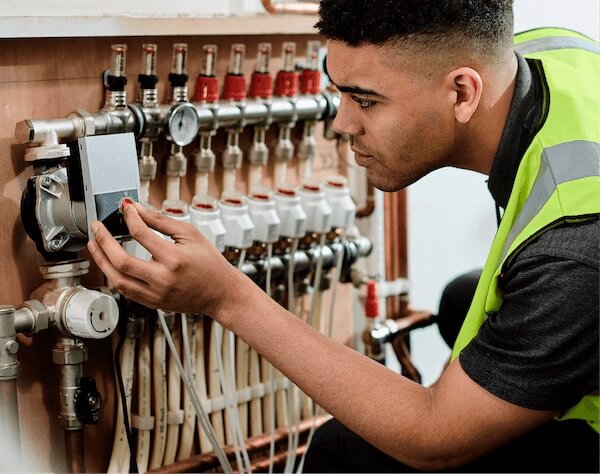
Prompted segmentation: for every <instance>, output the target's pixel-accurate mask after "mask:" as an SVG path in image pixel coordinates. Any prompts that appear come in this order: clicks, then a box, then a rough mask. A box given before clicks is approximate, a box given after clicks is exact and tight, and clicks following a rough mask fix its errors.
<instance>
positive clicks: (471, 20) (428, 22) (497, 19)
mask: <svg viewBox="0 0 600 474" xmlns="http://www.w3.org/2000/svg"><path fill="white" fill-rule="evenodd" d="M512 5H513V0H321V4H320V9H319V15H320V20H319V21H318V23H317V24H316V25H315V26H316V28H317V29H318V30H319V31H320V33H321V34H322V35H323V36H324V37H325V38H326V39H329V40H334V41H342V42H344V43H346V44H348V45H350V46H362V45H367V44H372V45H377V46H385V45H389V44H399V45H410V44H414V45H417V46H420V47H425V48H427V47H429V48H436V47H440V48H442V49H447V48H453V47H454V48H465V49H467V50H470V51H471V52H475V53H479V54H484V55H485V56H488V57H494V56H497V55H499V54H502V52H505V51H506V50H507V48H511V47H512V46H511V45H512V34H513V10H512Z"/></svg>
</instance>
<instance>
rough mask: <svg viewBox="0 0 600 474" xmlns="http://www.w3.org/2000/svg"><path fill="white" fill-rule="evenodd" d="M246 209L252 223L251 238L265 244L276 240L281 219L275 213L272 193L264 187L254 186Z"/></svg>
mask: <svg viewBox="0 0 600 474" xmlns="http://www.w3.org/2000/svg"><path fill="white" fill-rule="evenodd" d="M248 209H249V211H250V218H251V219H252V223H253V224H254V233H253V237H252V238H253V239H254V240H256V241H258V242H264V243H267V244H269V243H271V244H272V243H274V242H277V240H279V230H280V228H281V220H280V219H279V216H278V215H277V209H276V208H275V201H274V200H273V193H272V192H271V191H269V190H268V189H265V188H256V189H255V190H254V191H252V193H251V194H250V199H248Z"/></svg>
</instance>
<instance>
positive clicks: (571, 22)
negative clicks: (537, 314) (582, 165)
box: [408, 0, 600, 384]
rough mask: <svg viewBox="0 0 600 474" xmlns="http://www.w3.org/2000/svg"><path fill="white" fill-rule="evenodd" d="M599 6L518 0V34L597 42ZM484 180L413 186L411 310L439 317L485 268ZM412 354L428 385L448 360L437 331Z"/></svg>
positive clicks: (418, 337)
mask: <svg viewBox="0 0 600 474" xmlns="http://www.w3.org/2000/svg"><path fill="white" fill-rule="evenodd" d="M599 3H600V2H598V0H571V1H569V2H565V1H564V0H544V1H542V0H516V1H515V5H514V9H515V31H522V30H526V29H530V28H535V27H540V26H562V27H568V28H572V29H575V30H578V31H580V32H581V33H584V34H586V35H588V36H591V37H593V38H596V39H598V38H599V36H600V32H599V28H600V27H599V24H598V23H599V18H600V5H599ZM486 179H487V176H484V175H481V174H478V173H474V172H466V171H461V170H456V169H443V170H438V171H436V172H434V173H432V174H431V175H429V176H427V177H425V178H423V179H422V180H420V181H419V182H418V183H416V184H414V185H412V186H411V187H410V189H409V195H408V206H409V209H408V214H409V222H408V229H409V236H408V237H409V238H408V246H409V248H408V256H409V261H408V268H409V278H410V280H411V297H410V299H411V303H412V304H413V306H415V307H417V308H427V309H431V310H433V311H434V312H436V311H437V308H438V303H439V298H440V295H441V292H442V290H443V288H444V286H445V285H446V283H448V281H450V280H451V279H453V278H454V277H455V276H457V275H459V274H461V273H464V272H467V271H469V270H472V269H473V268H475V267H477V266H482V265H483V263H484V261H485V258H486V255H487V250H488V248H489V245H490V244H491V241H492V239H493V236H494V232H495V230H496V218H495V211H494V205H493V201H492V199H491V196H490V194H489V192H488V190H487V185H486V183H485V180H486ZM412 352H413V356H414V360H415V364H416V365H417V367H418V368H419V369H420V370H421V372H422V375H423V376H424V377H423V379H424V380H423V382H424V383H425V384H429V383H431V382H433V381H434V380H435V379H436V378H437V376H438V375H439V373H440V371H441V369H442V366H443V364H444V362H445V360H446V358H447V356H448V355H449V349H447V347H446V346H445V344H444V342H443V341H442V340H441V338H440V337H439V333H438V331H437V328H435V327H432V328H426V329H421V330H418V331H415V332H414V334H413V336H412Z"/></svg>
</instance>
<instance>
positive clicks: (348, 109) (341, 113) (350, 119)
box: [332, 96, 364, 135]
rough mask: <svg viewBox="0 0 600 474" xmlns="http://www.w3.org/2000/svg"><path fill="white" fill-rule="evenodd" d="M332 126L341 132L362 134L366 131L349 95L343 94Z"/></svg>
mask: <svg viewBox="0 0 600 474" xmlns="http://www.w3.org/2000/svg"><path fill="white" fill-rule="evenodd" d="M332 127H333V129H334V130H335V131H336V132H337V133H340V134H348V135H362V134H363V133H364V130H363V126H362V123H361V121H360V119H359V117H357V116H356V114H355V112H354V110H353V107H352V101H351V100H350V99H348V98H347V97H344V96H342V99H341V100H340V105H339V107H338V111H337V114H336V116H335V119H333V123H332Z"/></svg>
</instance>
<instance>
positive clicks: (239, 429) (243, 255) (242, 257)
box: [229, 248, 252, 474]
mask: <svg viewBox="0 0 600 474" xmlns="http://www.w3.org/2000/svg"><path fill="white" fill-rule="evenodd" d="M245 261H246V249H245V248H244V249H241V252H240V258H239V260H238V264H237V269H238V270H239V271H240V272H242V271H243V268H244V263H245ZM229 342H230V344H229V350H230V360H231V367H230V369H231V382H232V384H231V385H232V389H233V394H234V396H235V400H234V401H235V403H234V409H233V413H234V416H235V428H236V433H237V436H238V442H239V444H240V449H241V451H242V457H243V458H244V463H245V464H246V471H247V472H248V474H252V463H251V462H250V456H248V451H247V450H246V443H245V440H244V437H243V435H242V425H241V424H240V418H239V415H240V414H239V411H238V404H237V388H236V383H235V334H234V333H233V332H231V331H230V332H229Z"/></svg>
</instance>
